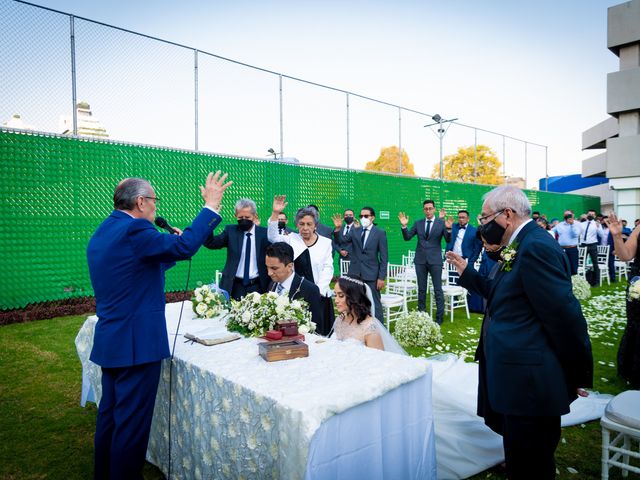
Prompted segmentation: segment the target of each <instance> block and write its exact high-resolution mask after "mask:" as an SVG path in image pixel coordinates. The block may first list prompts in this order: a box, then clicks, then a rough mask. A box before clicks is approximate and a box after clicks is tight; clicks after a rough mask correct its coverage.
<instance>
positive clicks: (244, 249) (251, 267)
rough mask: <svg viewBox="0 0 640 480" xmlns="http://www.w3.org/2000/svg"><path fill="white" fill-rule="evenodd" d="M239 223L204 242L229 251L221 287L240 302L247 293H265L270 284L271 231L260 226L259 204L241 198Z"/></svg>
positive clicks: (237, 219)
mask: <svg viewBox="0 0 640 480" xmlns="http://www.w3.org/2000/svg"><path fill="white" fill-rule="evenodd" d="M235 213H236V221H237V224H235V225H234V224H230V225H227V226H226V227H224V230H223V231H222V233H220V234H218V235H212V236H210V237H209V238H207V240H206V241H205V242H204V246H205V247H207V248H209V249H211V250H218V249H221V248H226V249H227V261H226V262H225V264H224V269H223V270H222V279H221V280H220V287H221V288H222V289H224V290H226V291H227V292H229V293H230V294H231V298H233V299H235V300H240V299H241V298H242V297H244V296H245V295H246V294H247V293H251V292H258V293H264V292H266V291H267V286H268V285H269V275H267V266H266V265H265V263H264V255H265V250H266V248H267V246H268V245H269V239H268V238H267V229H266V228H265V227H260V226H258V225H256V221H257V219H258V216H257V213H258V212H257V207H256V203H255V202H254V201H253V200H251V199H250V198H241V199H240V200H238V201H237V202H236V206H235Z"/></svg>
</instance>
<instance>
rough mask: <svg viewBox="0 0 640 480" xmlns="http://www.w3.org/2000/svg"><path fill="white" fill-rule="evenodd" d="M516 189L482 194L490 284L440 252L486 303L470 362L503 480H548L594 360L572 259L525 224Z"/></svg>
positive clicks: (523, 201) (525, 209)
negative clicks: (492, 260)
mask: <svg viewBox="0 0 640 480" xmlns="http://www.w3.org/2000/svg"><path fill="white" fill-rule="evenodd" d="M530 211H531V206H530V204H529V200H528V199H527V197H526V195H525V194H524V193H523V192H522V191H521V190H520V189H519V188H517V187H514V186H501V187H498V188H496V189H494V190H492V191H491V192H489V193H488V194H487V195H486V196H485V201H484V204H483V207H482V217H481V227H480V230H481V233H482V236H483V238H484V239H485V241H486V242H487V243H488V244H490V245H501V246H504V247H506V248H505V249H504V250H502V253H501V258H502V265H501V269H500V270H499V271H498V272H497V273H496V275H495V278H494V279H487V278H483V277H481V276H480V275H479V274H478V273H477V272H476V271H475V270H474V269H473V267H472V266H471V265H470V264H468V262H467V261H466V260H464V259H463V258H461V257H460V256H458V255H456V254H455V253H453V252H447V260H448V261H449V262H450V263H452V264H453V265H455V266H456V269H457V270H458V272H459V273H460V280H459V283H460V285H462V286H463V287H465V288H467V289H469V290H471V291H474V292H477V293H480V294H481V295H483V296H484V297H486V298H487V309H486V313H485V319H484V321H483V326H482V333H481V337H480V343H479V345H478V350H477V352H476V358H477V360H479V362H480V368H479V383H478V415H480V416H482V417H484V419H485V423H486V424H487V425H488V426H489V427H490V428H491V429H493V430H494V431H496V432H497V433H499V434H501V435H502V436H503V443H504V450H505V459H506V467H507V476H508V477H509V478H515V479H519V478H536V479H551V478H555V462H554V452H555V449H556V447H557V445H558V441H559V440H560V416H561V415H563V414H565V413H568V412H569V404H570V403H571V402H572V401H573V400H574V399H575V398H576V396H577V395H583V396H584V395H586V392H585V391H584V390H582V388H581V387H590V386H591V385H592V377H593V358H592V354H591V343H590V341H589V335H588V332H587V324H586V321H585V319H584V317H583V315H582V311H581V309H580V304H579V303H578V301H577V300H576V298H575V297H574V295H573V292H572V286H571V269H570V266H569V260H568V259H567V256H566V255H565V254H564V252H563V250H562V248H560V246H559V245H558V243H557V242H556V241H555V240H554V239H553V238H551V236H550V235H549V234H548V233H547V232H546V231H544V230H542V229H540V228H538V227H537V225H536V223H535V222H533V221H532V220H530V219H529V213H530Z"/></svg>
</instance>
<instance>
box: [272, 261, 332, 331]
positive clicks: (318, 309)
mask: <svg viewBox="0 0 640 480" xmlns="http://www.w3.org/2000/svg"><path fill="white" fill-rule="evenodd" d="M269 290H270V291H272V292H274V291H275V290H276V283H274V282H271V283H270V284H269ZM289 300H305V301H306V302H307V303H308V304H309V310H311V320H312V321H313V322H314V323H315V324H316V325H319V324H320V323H319V322H320V319H321V315H322V303H321V300H320V289H319V288H318V286H317V285H316V284H315V283H311V282H310V281H309V280H307V279H306V278H303V277H301V276H300V275H298V274H297V273H294V274H293V280H292V281H291V288H290V289H289Z"/></svg>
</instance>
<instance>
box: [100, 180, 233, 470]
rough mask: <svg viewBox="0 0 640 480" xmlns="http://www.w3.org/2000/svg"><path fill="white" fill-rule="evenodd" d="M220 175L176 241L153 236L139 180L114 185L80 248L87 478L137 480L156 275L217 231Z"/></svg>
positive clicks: (152, 352) (153, 346)
mask: <svg viewBox="0 0 640 480" xmlns="http://www.w3.org/2000/svg"><path fill="white" fill-rule="evenodd" d="M226 177H227V175H226V174H225V175H222V176H221V175H220V172H217V173H216V174H215V175H214V174H213V173H210V174H209V176H208V177H207V181H206V186H205V187H200V192H201V194H202V198H203V199H204V207H203V208H202V210H201V211H200V213H199V214H198V216H197V217H196V218H195V219H194V220H193V223H192V224H191V226H189V227H187V228H186V229H185V231H184V232H180V234H179V235H167V234H163V233H160V232H158V231H157V230H156V229H155V227H154V225H153V221H154V219H155V216H156V202H157V200H158V199H157V196H156V194H155V191H154V189H153V187H152V186H151V184H150V183H149V182H148V181H147V180H144V179H142V178H127V179H125V180H123V181H121V182H120V183H119V184H118V186H117V187H116V189H115V192H114V195H113V204H114V210H113V212H111V214H110V215H109V217H108V218H107V219H106V220H104V222H102V224H101V225H100V226H99V227H98V228H97V230H96V231H95V233H94V234H93V236H92V237H91V240H89V245H88V247H87V261H88V264H89V274H90V276H91V284H92V286H93V291H94V293H95V298H96V314H97V315H98V323H97V324H96V327H95V335H94V339H93V349H92V350H91V356H90V359H91V361H92V362H94V363H96V364H97V365H100V366H101V367H102V400H101V401H100V408H99V409H98V418H97V421H96V434H95V440H94V441H95V478H96V479H108V478H142V466H143V464H144V459H145V455H146V451H147V443H148V441H149V431H150V429H151V418H152V417H153V409H154V404H155V399H156V392H157V390H158V383H159V380H160V365H161V360H162V359H163V358H167V357H169V353H170V352H169V341H168V337H167V324H166V319H165V315H164V311H165V295H164V272H165V270H167V269H168V268H170V267H172V266H173V265H174V264H175V262H176V261H178V260H186V259H189V258H191V257H192V256H193V255H195V253H196V252H197V251H198V249H199V248H200V246H201V245H202V243H203V242H204V241H205V239H206V238H207V237H208V236H209V235H211V232H212V231H213V229H214V228H215V227H216V226H217V225H218V224H219V223H220V221H221V217H220V215H219V214H218V213H217V212H219V211H220V202H221V201H222V196H223V194H224V191H225V190H226V189H227V187H228V186H229V185H230V184H231V182H229V183H226V184H225V183H224V181H225V179H226Z"/></svg>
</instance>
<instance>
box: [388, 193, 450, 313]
mask: <svg viewBox="0 0 640 480" xmlns="http://www.w3.org/2000/svg"><path fill="white" fill-rule="evenodd" d="M422 210H423V212H424V216H425V218H424V220H417V221H416V222H415V223H414V224H413V226H412V227H411V228H410V229H407V225H408V224H409V217H407V216H406V215H405V214H404V213H403V212H400V214H399V215H398V219H399V220H400V225H401V226H402V237H403V238H404V239H405V241H409V240H411V239H412V238H413V237H414V235H417V236H418V243H417V245H416V255H415V257H414V259H413V263H414V264H415V266H416V276H417V278H418V310H420V311H421V312H426V311H427V282H428V276H427V275H431V282H432V283H433V291H434V294H435V297H436V307H437V310H436V322H438V324H440V325H442V319H443V317H444V294H443V293H442V265H443V262H442V239H443V238H444V240H445V242H447V243H449V242H450V241H451V225H452V223H453V222H452V221H451V220H446V221H443V220H442V218H444V216H445V212H444V210H441V211H440V218H436V217H435V213H436V204H435V202H434V201H433V200H425V201H424V202H422Z"/></svg>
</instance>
